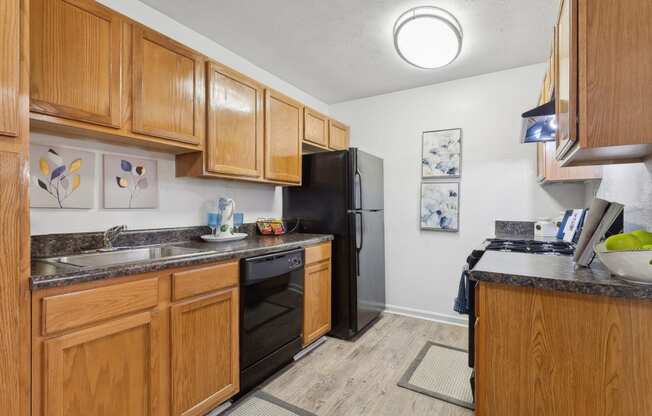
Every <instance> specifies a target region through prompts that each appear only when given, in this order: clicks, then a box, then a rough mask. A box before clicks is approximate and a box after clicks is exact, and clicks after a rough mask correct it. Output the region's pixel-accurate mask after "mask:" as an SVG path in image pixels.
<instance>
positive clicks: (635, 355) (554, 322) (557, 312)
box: [475, 282, 652, 416]
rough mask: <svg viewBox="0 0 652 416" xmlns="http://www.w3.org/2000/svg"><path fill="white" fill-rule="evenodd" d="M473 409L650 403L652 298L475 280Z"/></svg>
mask: <svg viewBox="0 0 652 416" xmlns="http://www.w3.org/2000/svg"><path fill="white" fill-rule="evenodd" d="M476 300H477V304H476V305H477V306H476V310H477V315H478V318H477V321H476V324H475V325H476V326H475V331H476V333H475V354H476V357H475V370H476V415H478V416H495V415H500V416H522V415H540V416H548V415H550V416H559V415H572V416H593V415H614V416H629V415H640V414H650V409H652V360H651V359H650V357H651V355H652V349H651V347H650V345H652V325H650V322H652V302H650V301H648V300H636V299H620V298H609V297H605V296H592V295H586V294H575V293H564V292H559V291H552V290H541V289H532V288H521V287H515V286H507V285H501V284H493V283H484V282H482V283H480V284H479V285H478V286H477V292H476Z"/></svg>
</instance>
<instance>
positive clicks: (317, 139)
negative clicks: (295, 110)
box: [303, 107, 328, 147]
mask: <svg viewBox="0 0 652 416" xmlns="http://www.w3.org/2000/svg"><path fill="white" fill-rule="evenodd" d="M303 128H304V135H303V140H304V141H307V142H310V143H313V144H316V145H319V146H324V147H328V117H326V116H325V115H323V114H320V113H318V112H316V111H315V110H313V109H311V108H308V107H306V108H305V109H304V111H303Z"/></svg>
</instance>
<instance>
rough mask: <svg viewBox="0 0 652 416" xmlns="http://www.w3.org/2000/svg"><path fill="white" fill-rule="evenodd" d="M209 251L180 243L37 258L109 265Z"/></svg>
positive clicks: (207, 252)
mask: <svg viewBox="0 0 652 416" xmlns="http://www.w3.org/2000/svg"><path fill="white" fill-rule="evenodd" d="M210 253H214V251H212V250H204V249H198V248H190V247H183V246H180V245H158V246H147V247H138V248H116V249H112V250H111V251H101V250H98V251H94V252H91V253H84V254H76V255H71V256H62V257H50V258H46V259H39V260H38V261H39V262H44V263H49V264H53V263H54V264H63V265H66V266H73V267H79V268H85V267H109V266H116V265H120V264H130V263H140V262H147V261H155V260H167V259H175V258H181V257H192V256H198V255H203V254H210Z"/></svg>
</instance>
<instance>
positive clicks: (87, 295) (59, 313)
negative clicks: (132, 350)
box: [42, 277, 158, 335]
mask: <svg viewBox="0 0 652 416" xmlns="http://www.w3.org/2000/svg"><path fill="white" fill-rule="evenodd" d="M42 303H43V315H42V319H43V323H42V328H43V335H49V334H53V333H56V332H60V331H64V330H67V329H71V328H75V327H80V326H82V325H87V324H91V323H94V322H99V321H102V320H106V319H110V318H114V317H116V316H119V315H124V314H127V313H131V312H136V311H139V310H143V309H148V308H154V307H156V305H157V303H158V277H155V278H150V279H145V280H137V281H134V282H129V283H121V284H116V285H110V286H105V287H100V288H95V289H89V290H83V291H79V292H72V293H66V294H61V295H55V296H49V297H45V298H43V300H42Z"/></svg>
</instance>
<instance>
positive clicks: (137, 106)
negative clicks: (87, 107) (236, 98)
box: [132, 25, 206, 145]
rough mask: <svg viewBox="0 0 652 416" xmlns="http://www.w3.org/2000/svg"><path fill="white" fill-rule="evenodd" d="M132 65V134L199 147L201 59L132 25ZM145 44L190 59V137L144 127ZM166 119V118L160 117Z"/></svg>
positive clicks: (202, 96)
mask: <svg viewBox="0 0 652 416" xmlns="http://www.w3.org/2000/svg"><path fill="white" fill-rule="evenodd" d="M132 39H133V41H132V51H133V62H132V78H133V79H132V83H133V87H132V95H133V109H132V130H133V131H134V132H136V133H141V134H145V135H151V136H156V137H161V138H164V139H170V140H176V141H181V142H185V143H190V144H195V145H200V144H201V142H202V140H203V137H204V114H205V110H206V109H205V108H204V104H205V91H204V79H205V72H204V71H205V64H204V57H203V56H202V55H200V54H198V53H196V52H195V51H193V50H192V49H189V48H187V47H186V46H184V45H182V44H180V43H178V42H176V41H174V40H173V39H170V38H168V37H166V36H164V35H162V34H160V33H158V32H155V31H153V30H151V29H148V28H145V27H144V26H141V25H134V28H133V38H132ZM144 41H149V42H152V43H154V44H156V45H158V46H160V47H161V48H163V49H166V50H169V51H172V52H174V53H176V54H178V55H181V56H184V57H186V58H188V59H190V60H191V61H192V62H193V65H194V75H193V103H192V106H193V110H192V111H193V116H192V117H193V133H192V134H184V133H181V132H174V131H169V130H167V129H163V128H154V127H149V126H146V125H145V112H148V111H151V109H148V108H145V105H146V104H145V97H144V68H143V61H144ZM163 116H169V114H166V115H163Z"/></svg>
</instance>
